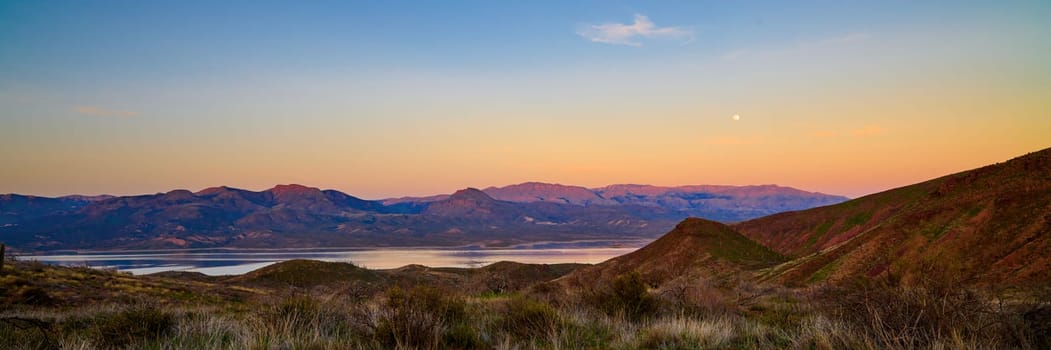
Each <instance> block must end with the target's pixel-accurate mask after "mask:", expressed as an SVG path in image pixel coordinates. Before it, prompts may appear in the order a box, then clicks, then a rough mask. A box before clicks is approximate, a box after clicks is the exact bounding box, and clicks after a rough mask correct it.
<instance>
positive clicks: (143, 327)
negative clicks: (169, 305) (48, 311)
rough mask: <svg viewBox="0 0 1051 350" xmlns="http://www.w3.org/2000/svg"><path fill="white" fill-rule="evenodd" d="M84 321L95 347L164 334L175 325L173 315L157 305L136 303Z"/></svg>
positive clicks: (111, 346)
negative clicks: (136, 304)
mask: <svg viewBox="0 0 1051 350" xmlns="http://www.w3.org/2000/svg"><path fill="white" fill-rule="evenodd" d="M78 323H79V322H78ZM87 323H88V328H87V330H88V337H89V339H90V340H91V341H92V343H94V344H95V345H96V346H98V347H99V348H106V349H119V348H126V347H129V346H130V345H134V344H142V343H144V342H147V341H150V340H153V339H157V338H159V337H161V336H164V335H165V334H167V333H168V332H169V331H171V330H172V328H173V326H174V325H175V315H174V314H172V313H171V312H166V311H162V310H161V309H160V308H157V307H152V306H148V305H138V306H133V307H131V308H127V309H124V310H120V311H116V312H106V313H101V314H98V315H95V317H94V318H93V319H91V320H88V321H87ZM73 327H76V325H73Z"/></svg>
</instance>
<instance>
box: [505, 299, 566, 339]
mask: <svg viewBox="0 0 1051 350" xmlns="http://www.w3.org/2000/svg"><path fill="white" fill-rule="evenodd" d="M506 307H507V310H506V312H505V313H504V317H503V318H502V322H501V326H502V327H501V328H502V330H503V331H504V332H507V333H508V334H511V335H513V336H514V337H516V338H518V339H531V338H541V337H545V336H547V335H548V334H550V333H551V332H552V331H554V330H555V328H556V327H558V325H559V323H560V321H561V318H560V317H559V315H558V311H556V310H555V309H554V308H552V307H551V306H550V305H548V304H545V303H543V302H540V301H537V300H533V299H529V298H526V297H523V296H513V297H511V298H510V299H508V300H507V305H506Z"/></svg>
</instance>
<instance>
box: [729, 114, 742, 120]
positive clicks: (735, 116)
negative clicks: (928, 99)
mask: <svg viewBox="0 0 1051 350" xmlns="http://www.w3.org/2000/svg"><path fill="white" fill-rule="evenodd" d="M730 118H733V120H741V116H740V115H737V114H734V116H733V117H730Z"/></svg>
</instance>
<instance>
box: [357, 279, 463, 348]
mask: <svg viewBox="0 0 1051 350" xmlns="http://www.w3.org/2000/svg"><path fill="white" fill-rule="evenodd" d="M466 313H467V311H466V303H465V302H464V301H463V299H462V298H460V297H458V296H452V294H451V293H445V292H443V291H441V290H439V289H437V288H434V287H424V286H418V287H415V288H413V289H411V290H409V291H408V292H406V291H404V290H403V289H401V288H398V287H394V288H391V289H389V290H387V293H386V296H385V300H384V303H383V304H382V305H381V307H380V310H379V312H378V315H377V316H378V317H377V323H376V325H375V327H374V338H375V340H376V341H377V342H379V343H380V344H381V345H383V346H385V347H388V348H393V347H410V348H424V349H428V348H437V347H438V346H439V345H440V343H441V342H442V339H443V334H444V333H445V331H446V329H447V327H448V326H452V325H458V324H459V323H462V322H463V321H465V320H466ZM460 332H461V333H460V334H457V335H456V337H457V338H459V337H461V336H463V335H464V334H463V333H462V330H460ZM468 338H469V336H468ZM460 340H464V339H459V340H457V341H460Z"/></svg>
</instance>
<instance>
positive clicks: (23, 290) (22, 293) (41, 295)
mask: <svg viewBox="0 0 1051 350" xmlns="http://www.w3.org/2000/svg"><path fill="white" fill-rule="evenodd" d="M11 301H12V303H14V304H24V305H34V306H48V305H54V304H55V298H53V297H51V295H50V294H48V293H47V291H45V290H44V288H40V287H38V286H33V285H25V286H21V287H18V288H17V289H15V290H14V292H13V293H11Z"/></svg>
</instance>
